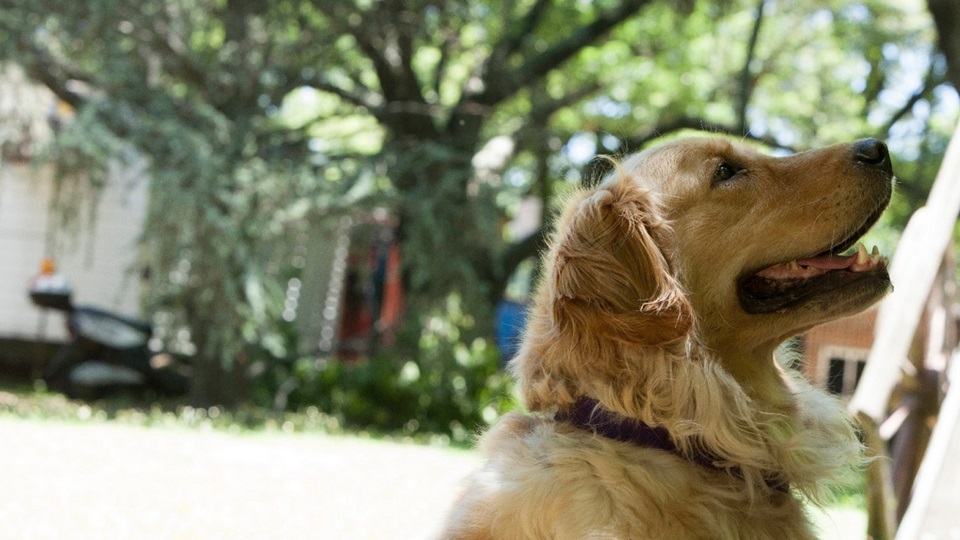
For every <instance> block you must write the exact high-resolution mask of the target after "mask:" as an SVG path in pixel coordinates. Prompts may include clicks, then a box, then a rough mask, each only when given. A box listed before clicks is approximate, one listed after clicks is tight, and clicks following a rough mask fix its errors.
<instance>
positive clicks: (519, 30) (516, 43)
mask: <svg viewBox="0 0 960 540" xmlns="http://www.w3.org/2000/svg"><path fill="white" fill-rule="evenodd" d="M552 3H553V0H537V1H536V3H535V4H533V6H531V7H530V9H529V10H528V11H527V13H526V14H524V16H523V18H521V19H520V22H518V23H517V24H516V25H514V26H513V31H512V32H510V33H508V34H507V35H506V36H504V38H503V39H502V40H501V41H500V42H499V43H497V45H496V46H494V48H493V54H491V55H490V56H491V58H492V59H494V61H495V64H497V65H502V64H503V62H505V61H506V59H507V58H509V57H510V55H511V54H513V53H515V52H517V51H518V50H519V49H520V46H521V45H522V44H523V40H524V39H525V38H527V37H529V36H530V34H532V33H533V31H534V30H535V29H536V27H537V25H538V24H540V19H541V18H542V17H543V14H544V13H545V12H546V10H547V8H548V7H549V6H550V4H552Z"/></svg>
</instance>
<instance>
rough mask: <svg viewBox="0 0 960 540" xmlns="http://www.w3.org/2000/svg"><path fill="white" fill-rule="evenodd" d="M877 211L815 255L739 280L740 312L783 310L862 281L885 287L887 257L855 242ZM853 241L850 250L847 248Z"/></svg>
mask: <svg viewBox="0 0 960 540" xmlns="http://www.w3.org/2000/svg"><path fill="white" fill-rule="evenodd" d="M881 211H882V209H881ZM881 211H877V212H875V213H874V214H873V215H871V216H870V217H869V218H868V219H867V221H866V222H865V223H864V225H863V226H862V227H861V228H860V229H859V230H857V231H856V232H855V233H854V234H852V235H850V236H849V237H847V239H846V240H844V241H842V242H840V243H839V244H837V245H835V246H833V247H831V248H829V249H827V250H825V251H823V252H821V253H819V254H817V255H813V256H810V257H802V258H797V259H794V260H791V261H787V262H782V263H778V264H774V265H772V266H768V267H766V268H763V269H761V270H759V271H758V272H756V273H753V274H750V275H748V276H747V277H746V278H744V279H742V280H740V283H739V286H738V295H739V297H740V304H741V306H742V307H743V309H744V311H746V312H747V313H750V314H754V315H756V314H763V313H774V312H778V311H784V310H786V309H790V308H793V307H796V306H799V305H800V304H803V303H806V302H807V301H809V300H812V299H814V298H819V297H822V296H824V295H826V294H832V293H834V292H839V290H840V289H841V288H845V287H846V286H847V285H851V284H853V283H857V282H863V281H864V280H867V281H870V282H879V283H880V285H882V286H883V287H884V288H885V287H886V286H887V284H888V283H889V279H890V278H889V276H888V275H887V258H886V257H884V256H882V255H881V254H880V251H879V250H878V249H877V247H876V246H874V247H873V249H872V250H869V251H868V250H867V248H866V247H865V246H864V245H863V243H862V242H859V241H858V240H859V238H860V237H861V236H863V234H865V233H866V231H867V230H868V229H869V228H870V227H871V226H872V225H873V224H874V223H875V222H876V221H877V219H879V217H880V213H881ZM854 243H856V246H855V247H854V248H853V250H852V252H850V251H848V250H849V249H850V248H851V246H854Z"/></svg>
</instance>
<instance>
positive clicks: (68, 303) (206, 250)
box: [0, 0, 960, 516]
mask: <svg viewBox="0 0 960 540" xmlns="http://www.w3.org/2000/svg"><path fill="white" fill-rule="evenodd" d="M958 87H960V4H958V3H957V2H955V1H953V0H926V1H924V0H866V1H849V0H844V1H826V2H824V1H816V2H814V1H808V0H792V1H782V0H721V1H700V0H681V1H660V0H597V1H588V0H522V1H502V0H462V1H444V0H438V1H428V0H422V1H421V0H406V1H401V0H313V1H306V0H143V1H139V2H128V1H124V0H106V1H105V0H77V1H72V2H54V1H49V0H0V152H2V162H0V254H2V256H0V299H2V301H0V376H2V377H3V380H4V381H5V382H4V383H3V384H5V385H8V386H9V388H8V389H9V390H10V391H11V392H14V393H17V394H18V395H21V396H23V395H26V394H29V393H34V392H38V393H41V394H43V393H45V392H46V393H51V392H52V391H56V392H62V393H65V394H66V395H68V396H70V397H71V398H76V399H81V400H87V401H89V402H95V401H96V400H101V399H103V398H108V399H109V398H110V397H111V396H117V395H127V396H130V395H133V396H135V398H134V399H135V400H136V404H137V406H144V404H151V403H161V404H162V406H163V407H166V409H168V410H172V411H174V413H175V414H181V415H182V413H183V411H184V410H186V411H193V412H190V413H189V414H194V413H195V411H210V410H216V411H259V412H256V413H252V412H248V413H246V414H249V415H253V416H257V415H260V416H262V417H264V418H266V417H271V416H270V415H280V416H275V417H277V418H285V417H284V416H282V415H284V414H294V415H296V414H300V415H301V416H300V417H298V418H308V417H309V418H319V417H322V418H323V420H322V421H317V422H315V423H310V422H305V423H304V422H301V423H298V424H296V425H297V426H301V425H311V426H314V427H318V426H320V427H322V428H323V429H334V430H343V429H346V430H354V431H361V430H362V431H367V432H374V433H380V434H388V435H392V436H399V437H414V438H418V440H420V439H426V440H432V441H434V442H440V443H443V444H450V443H453V444H457V445H466V444H468V443H469V441H470V439H471V437H473V435H474V434H475V433H476V432H477V431H478V430H479V429H482V428H483V427H484V426H486V425H489V424H490V423H491V422H493V421H494V420H496V418H497V417H498V416H499V415H501V414H502V413H504V412H505V411H507V410H509V409H510V408H512V407H514V406H515V404H514V403H513V401H512V395H511V386H510V384H511V383H510V379H509V376H508V375H507V374H506V373H505V371H504V366H505V364H506V362H507V361H508V360H509V358H510V357H511V356H512V354H513V353H514V352H515V349H516V341H517V339H518V336H519V332H520V330H521V329H522V327H523V312H524V307H525V305H526V302H527V299H528V295H529V293H530V291H531V288H532V287H533V285H534V284H535V281H536V276H537V266H538V265H537V254H538V252H539V250H540V249H541V248H542V247H543V245H544V238H545V236H546V235H548V234H549V231H550V228H549V224H550V218H551V216H552V215H553V212H554V210H555V209H556V206H557V203H558V201H559V200H561V199H562V197H563V196H564V194H565V193H567V192H569V191H570V190H572V189H575V188H577V187H578V186H582V185H589V184H590V183H592V182H595V181H597V180H598V178H599V177H600V175H601V174H602V173H603V172H604V171H603V170H602V168H603V164H604V163H605V162H603V161H598V160H595V159H594V158H595V157H597V156H599V155H611V156H622V155H624V154H626V153H629V152H633V151H637V150H641V149H643V148H645V147H646V146H648V145H650V144H655V143H657V142H660V141H663V140H665V139H669V138H672V137H677V136H682V135H686V134H690V133H693V132H706V133H707V134H710V135H723V136H731V137H735V138H737V139H742V140H744V141H746V142H748V143H750V144H753V145H755V146H756V147H757V148H758V149H759V150H760V151H763V152H768V153H772V154H774V155H786V154H790V153H795V152H800V151H803V150H806V149H810V148H816V147H821V146H825V145H829V144H833V143H839V142H849V141H852V140H856V139H860V138H865V137H876V138H879V139H882V140H884V141H886V142H887V143H888V145H889V147H890V151H891V154H892V156H893V160H894V167H895V170H896V173H897V178H898V183H897V189H896V194H895V196H894V200H893V202H892V204H891V207H890V209H889V210H888V211H887V212H886V214H885V215H884V217H883V218H882V220H881V222H880V224H879V225H878V226H877V227H876V228H875V229H874V231H872V232H871V233H870V235H869V236H868V242H867V243H868V246H869V244H870V243H873V244H876V245H878V246H880V249H881V251H882V252H883V253H885V254H887V255H893V254H894V253H895V250H896V249H897V247H898V241H899V239H900V237H901V234H902V232H903V230H904V228H905V226H906V224H907V222H908V220H909V219H910V217H911V215H913V214H914V212H915V211H916V210H917V209H919V208H921V207H923V206H924V205H928V204H929V203H930V202H931V201H930V200H929V195H930V192H931V188H932V186H933V184H934V180H935V179H936V178H937V173H938V170H939V169H940V166H941V162H942V161H943V159H944V154H945V152H946V150H947V146H948V143H949V141H950V138H951V135H952V133H953V130H954V126H955V124H956V122H957V118H958V110H960V99H958V93H957V88H958ZM947 213H950V211H949V210H948V211H947ZM949 220H950V225H949V227H947V229H949V230H947V232H946V234H947V235H948V236H949V238H950V240H949V241H948V242H946V244H948V245H946V246H941V247H940V248H938V250H939V251H938V252H937V254H936V257H934V259H935V261H934V263H935V266H937V269H938V273H937V276H938V278H937V279H936V280H935V283H936V285H931V286H930V287H928V288H927V289H926V290H924V291H921V292H922V295H923V296H924V297H926V296H927V295H928V293H931V296H930V298H933V300H930V302H932V303H930V302H928V303H927V304H924V305H926V306H927V307H926V308H925V309H926V311H924V313H925V314H926V315H925V316H924V317H922V321H921V322H920V323H919V330H917V332H918V333H919V334H922V336H924V337H923V338H922V339H926V338H928V337H929V335H930V333H931V332H934V331H933V330H930V329H931V328H935V329H937V330H936V331H935V332H936V335H937V336H939V339H941V341H942V343H941V345H938V347H939V349H936V351H935V352H936V354H937V355H939V356H937V358H947V357H949V351H951V350H952V348H953V347H954V346H955V344H956V323H955V321H956V311H957V310H956V308H955V300H956V299H955V290H954V289H955V283H956V270H955V265H953V262H952V252H953V247H952V246H953V244H954V242H955V238H956V235H955V234H953V233H954V228H955V224H956V210H955V209H954V210H952V216H949ZM941 228H943V227H941ZM894 264H896V260H894ZM931 283H933V282H931ZM898 286H899V285H898ZM28 293H33V294H32V295H31V294H28ZM924 301H926V300H924V299H921V302H924ZM931 306H932V307H931ZM938 310H939V311H938ZM876 317H877V314H876V312H875V311H873V312H870V313H868V314H866V315H864V317H862V318H860V319H857V320H854V321H852V322H851V321H847V322H845V323H842V324H841V325H839V326H834V327H830V328H827V327H825V328H823V329H821V330H819V331H818V332H819V333H817V334H812V335H807V336H804V337H801V338H800V339H799V340H798V341H797V342H796V343H795V347H796V348H797V349H798V350H799V351H800V352H801V353H802V354H801V355H800V356H801V358H800V360H798V362H797V365H796V367H797V368H798V369H802V370H803V371H804V373H805V374H806V375H807V376H808V377H810V379H811V380H813V381H814V382H815V383H817V384H819V385H822V386H823V387H825V388H827V389H829V390H830V391H832V392H834V393H836V394H838V395H840V396H844V398H845V399H849V397H850V396H851V395H852V394H853V392H854V390H855V388H856V386H857V383H858V381H859V380H860V376H861V375H862V373H863V371H864V366H865V365H866V364H867V360H868V357H869V356H870V346H871V343H872V339H873V333H874V325H875V320H876ZM931 317H939V318H935V319H933V320H935V322H934V323H930V322H929V321H930V320H931ZM923 321H926V322H923ZM844 325H845V326H844ZM924 325H926V326H924ZM914 329H915V328H913V327H911V333H910V336H915V335H919V334H917V333H914V332H913V330H914ZM924 332H925V333H924ZM911 339H912V338H911ZM917 339H921V338H917ZM922 339H921V341H922ZM928 341H929V340H928ZM928 341H923V343H928ZM920 348H921V349H923V347H922V346H920ZM935 348H936V347H934V349H935ZM927 349H930V347H927ZM927 349H924V350H927ZM930 350H933V349H930ZM931 354H932V353H931ZM915 357H916V355H914V358H915ZM929 357H930V356H929V355H927V356H924V355H923V354H920V358H919V360H917V361H916V362H919V363H918V364H917V365H919V366H920V372H921V373H927V372H928V368H929V370H931V371H932V373H933V374H932V379H931V378H927V379H923V378H922V377H921V378H920V379H917V380H914V381H913V382H912V383H910V384H912V385H913V386H910V385H908V386H909V388H908V390H902V389H901V390H899V391H897V392H893V396H892V398H891V399H893V400H897V399H900V400H901V401H900V402H896V401H891V402H890V403H892V405H890V407H891V410H893V409H896V408H897V407H899V405H898V403H905V402H908V401H910V400H911V399H912V400H914V401H916V402H917V403H920V404H921V405H916V406H915V407H914V409H911V411H915V410H921V413H918V415H915V416H916V417H917V418H918V420H917V424H916V425H917V426H918V428H917V429H921V428H922V429H921V431H923V430H926V431H925V433H926V434H927V435H923V436H918V437H919V439H917V440H919V441H920V442H919V443H917V445H919V446H918V448H914V449H913V450H911V451H912V454H911V456H917V455H920V454H922V449H923V448H924V447H925V441H926V437H928V436H929V431H930V429H932V428H931V426H932V425H933V424H932V418H935V417H936V413H937V411H938V408H939V403H940V401H941V400H942V398H943V395H944V393H945V391H946V390H945V386H944V384H945V381H946V377H945V375H944V373H945V372H946V370H947V364H948V362H947V361H946V360H941V361H939V363H936V362H934V363H930V361H929ZM916 362H915V363H916ZM918 381H919V382H918ZM924 381H926V382H924ZM910 389H912V390H910ZM880 393H881V394H883V395H882V397H883V398H888V397H891V395H890V394H887V393H884V392H880ZM911 396H912V397H911ZM918 396H919V397H918ZM127 399H129V398H127ZM911 403H913V402H911ZM148 406H151V405H148ZM884 406H887V401H884ZM917 407H920V409H917ZM923 407H926V408H923ZM304 411H309V413H306V412H304ZM110 414H113V413H110ZM204 414H205V413H204ZM218 414H219V412H218ZM904 414H906V413H904ZM303 415H307V416H303ZM318 415H319V416H318ZM188 416H189V415H188ZM882 420H883V419H881V421H882ZM924 426H926V427H924ZM320 427H318V429H319V428H320ZM915 439H916V438H915V437H912V438H911V439H910V440H915ZM887 440H891V438H890V437H887ZM908 461H909V463H908V464H906V465H903V467H905V468H904V469H903V471H904V472H902V474H904V475H906V476H908V477H909V478H912V477H913V475H914V473H915V472H916V469H917V467H918V462H919V458H911V460H908ZM903 489H906V493H909V490H910V485H909V483H908V485H907V486H906V488H903ZM904 511H905V508H902V509H901V510H900V515H901V516H902V514H903V512H904Z"/></svg>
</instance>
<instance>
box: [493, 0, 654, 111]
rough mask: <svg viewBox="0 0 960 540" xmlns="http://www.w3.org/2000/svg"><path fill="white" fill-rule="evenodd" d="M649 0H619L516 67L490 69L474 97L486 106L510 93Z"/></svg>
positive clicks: (570, 55) (568, 57)
mask: <svg viewBox="0 0 960 540" xmlns="http://www.w3.org/2000/svg"><path fill="white" fill-rule="evenodd" d="M650 1H651V0H623V2H622V3H621V4H620V5H619V6H617V7H616V8H615V9H612V10H610V11H608V12H606V13H603V14H602V15H600V16H598V17H597V18H596V19H594V20H593V21H592V22H590V23H588V24H585V25H584V26H581V27H580V28H577V29H574V30H573V31H572V32H570V34H569V37H567V38H566V39H562V40H560V41H559V42H557V43H555V44H554V45H553V46H552V47H550V48H548V49H547V50H546V51H544V52H542V53H540V54H538V55H536V56H534V57H533V58H530V59H528V60H527V61H526V62H524V63H523V65H522V66H520V67H519V68H517V69H515V70H513V71H511V72H508V73H505V74H499V75H502V76H498V74H496V73H494V74H493V75H492V76H491V77H488V80H487V81H486V82H487V88H486V90H485V91H484V92H483V94H481V95H480V96H478V97H477V101H478V102H480V103H482V104H485V105H488V106H489V105H494V104H496V103H499V102H500V101H502V100H504V99H506V98H508V97H510V96H512V95H513V94H515V93H516V92H517V91H518V90H520V89H522V88H524V87H526V86H528V85H529V84H530V83H531V82H533V81H535V80H537V79H539V78H541V77H543V76H544V75H546V74H547V73H549V72H550V71H553V70H554V69H556V68H557V67H559V66H560V65H561V64H563V63H564V62H566V61H567V60H569V59H570V58H571V57H573V55H575V54H576V53H577V52H579V51H581V50H582V49H583V48H584V47H586V46H588V45H590V44H592V43H594V42H595V41H596V40H598V39H600V37H602V36H603V35H605V34H606V33H607V32H609V31H610V30H611V29H613V28H614V27H616V26H617V25H619V24H620V23H622V22H624V21H625V20H627V19H628V18H630V17H631V16H632V15H634V14H636V13H637V12H638V11H640V9H641V8H643V7H645V6H646V5H647V4H649V3H650ZM535 7H536V6H535ZM541 9H542V7H541ZM531 11H532V10H531ZM492 79H496V80H492ZM497 81H500V84H496V82H497Z"/></svg>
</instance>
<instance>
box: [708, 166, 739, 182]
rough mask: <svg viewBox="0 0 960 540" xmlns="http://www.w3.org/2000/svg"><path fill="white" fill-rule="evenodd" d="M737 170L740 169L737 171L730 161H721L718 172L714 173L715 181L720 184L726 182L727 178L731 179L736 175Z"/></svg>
mask: <svg viewBox="0 0 960 540" xmlns="http://www.w3.org/2000/svg"><path fill="white" fill-rule="evenodd" d="M737 172H739V171H737V170H736V169H735V168H734V167H733V165H730V164H729V163H721V164H720V166H719V167H717V172H716V173H714V176H713V183H714V184H719V183H721V182H726V181H727V180H730V179H731V178H733V177H734V176H736V175H737Z"/></svg>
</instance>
